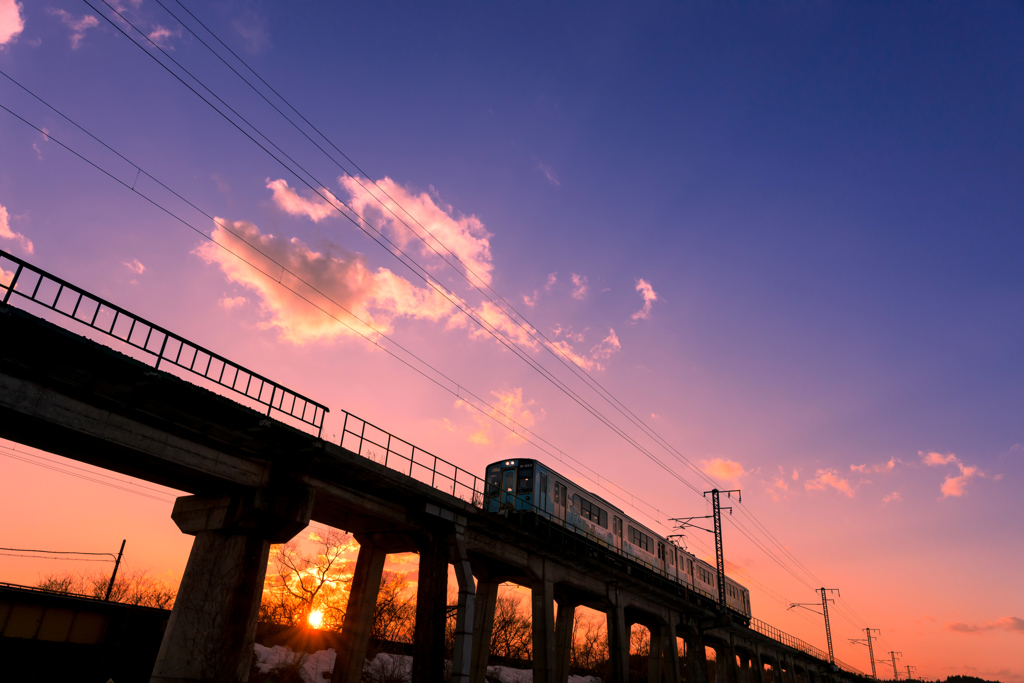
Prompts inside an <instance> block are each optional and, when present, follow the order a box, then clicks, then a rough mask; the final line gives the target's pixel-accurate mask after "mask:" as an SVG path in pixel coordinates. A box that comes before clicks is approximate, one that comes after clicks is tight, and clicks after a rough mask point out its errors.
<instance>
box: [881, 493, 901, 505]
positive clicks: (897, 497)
mask: <svg viewBox="0 0 1024 683" xmlns="http://www.w3.org/2000/svg"><path fill="white" fill-rule="evenodd" d="M897 500H903V494H902V493H900V492H899V491H893V492H892V493H890V494H889V495H887V496H886V497H885V498H883V499H882V502H883V503H891V502H893V501H897Z"/></svg>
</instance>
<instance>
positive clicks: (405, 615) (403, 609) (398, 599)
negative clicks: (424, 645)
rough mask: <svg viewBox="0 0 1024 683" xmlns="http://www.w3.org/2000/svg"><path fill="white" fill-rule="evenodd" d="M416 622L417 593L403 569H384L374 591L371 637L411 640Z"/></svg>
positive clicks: (406, 641) (398, 640) (401, 640)
mask: <svg viewBox="0 0 1024 683" xmlns="http://www.w3.org/2000/svg"><path fill="white" fill-rule="evenodd" d="M415 625H416V596H415V594H414V593H413V591H412V587H411V586H409V580H408V577H407V575H406V574H405V573H404V572H392V571H387V570H385V572H384V575H383V577H382V578H381V582H380V591H379V592H378V593H377V606H376V608H375V609H374V611H373V625H372V626H371V627H370V637H371V638H377V639H378V640H390V641H392V642H397V643H411V642H412V633H413V628H414V627H415Z"/></svg>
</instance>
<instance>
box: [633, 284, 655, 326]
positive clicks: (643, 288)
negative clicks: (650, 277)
mask: <svg viewBox="0 0 1024 683" xmlns="http://www.w3.org/2000/svg"><path fill="white" fill-rule="evenodd" d="M636 291H638V292H640V296H642V297H643V299H644V307H643V308H641V309H640V310H639V311H637V312H636V313H634V314H633V315H632V318H633V320H646V319H647V318H649V317H650V315H651V304H653V303H654V302H655V301H657V300H658V294H657V292H655V291H654V288H653V287H651V285H650V284H649V283H648V282H647V280H644V279H643V278H641V279H639V280H637V281H636Z"/></svg>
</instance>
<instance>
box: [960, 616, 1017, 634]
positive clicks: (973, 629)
mask: <svg viewBox="0 0 1024 683" xmlns="http://www.w3.org/2000/svg"><path fill="white" fill-rule="evenodd" d="M946 630H948V631H955V632H957V633H982V632H984V631H1010V632H1011V633H1024V619H1021V618H1020V617H1002V618H1000V619H996V620H995V621H990V622H988V623H986V624H966V623H964V622H962V621H950V622H946Z"/></svg>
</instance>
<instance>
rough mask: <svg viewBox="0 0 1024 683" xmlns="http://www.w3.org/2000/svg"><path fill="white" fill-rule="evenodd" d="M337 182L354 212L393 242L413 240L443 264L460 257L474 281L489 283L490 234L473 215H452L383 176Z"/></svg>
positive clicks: (449, 209) (448, 208) (428, 198)
mask: <svg viewBox="0 0 1024 683" xmlns="http://www.w3.org/2000/svg"><path fill="white" fill-rule="evenodd" d="M338 182H339V183H341V185H342V187H343V188H344V189H345V190H346V191H347V192H348V193H349V195H350V196H351V201H350V202H349V204H350V206H351V207H352V209H353V210H354V211H355V212H356V214H357V215H358V216H359V217H360V218H362V219H363V220H364V221H366V222H367V223H370V224H372V225H375V226H377V227H378V228H383V229H386V230H388V231H389V233H390V236H391V239H392V240H393V241H394V242H395V243H397V244H398V246H399V247H401V248H403V249H405V248H406V247H407V246H408V245H409V243H410V242H413V241H415V242H416V244H418V245H419V251H420V254H421V255H423V256H427V257H430V258H437V255H438V253H440V254H441V255H443V257H444V258H445V259H446V260H447V261H448V262H449V263H453V264H455V265H456V266H458V263H459V262H461V264H462V267H463V268H464V269H465V270H466V276H467V277H468V278H469V279H470V281H471V282H473V283H474V284H476V285H481V284H482V285H487V284H490V282H491V271H492V270H494V264H493V263H492V260H491V243H490V238H491V234H490V233H489V232H487V230H486V229H484V224H483V223H482V222H481V221H480V219H478V218H477V217H476V216H473V215H470V216H459V217H458V218H455V217H454V216H453V213H454V209H453V207H451V206H450V205H449V206H443V207H442V206H438V205H437V203H436V202H435V201H434V200H433V198H431V196H430V195H428V194H427V193H425V192H421V193H419V194H415V193H413V192H411V191H409V190H407V189H405V188H404V187H402V186H401V185H399V184H397V183H396V182H395V181H393V180H391V178H388V177H386V176H385V177H384V178H382V179H381V180H378V181H377V182H376V183H373V182H371V181H367V180H364V179H361V178H354V177H352V176H343V177H341V178H339V179H338ZM378 200H379V201H378ZM382 205H383V206H382ZM442 245H443V246H442ZM435 250H436V252H435ZM449 252H450V253H449ZM456 259H458V261H456ZM470 271H471V272H470Z"/></svg>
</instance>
